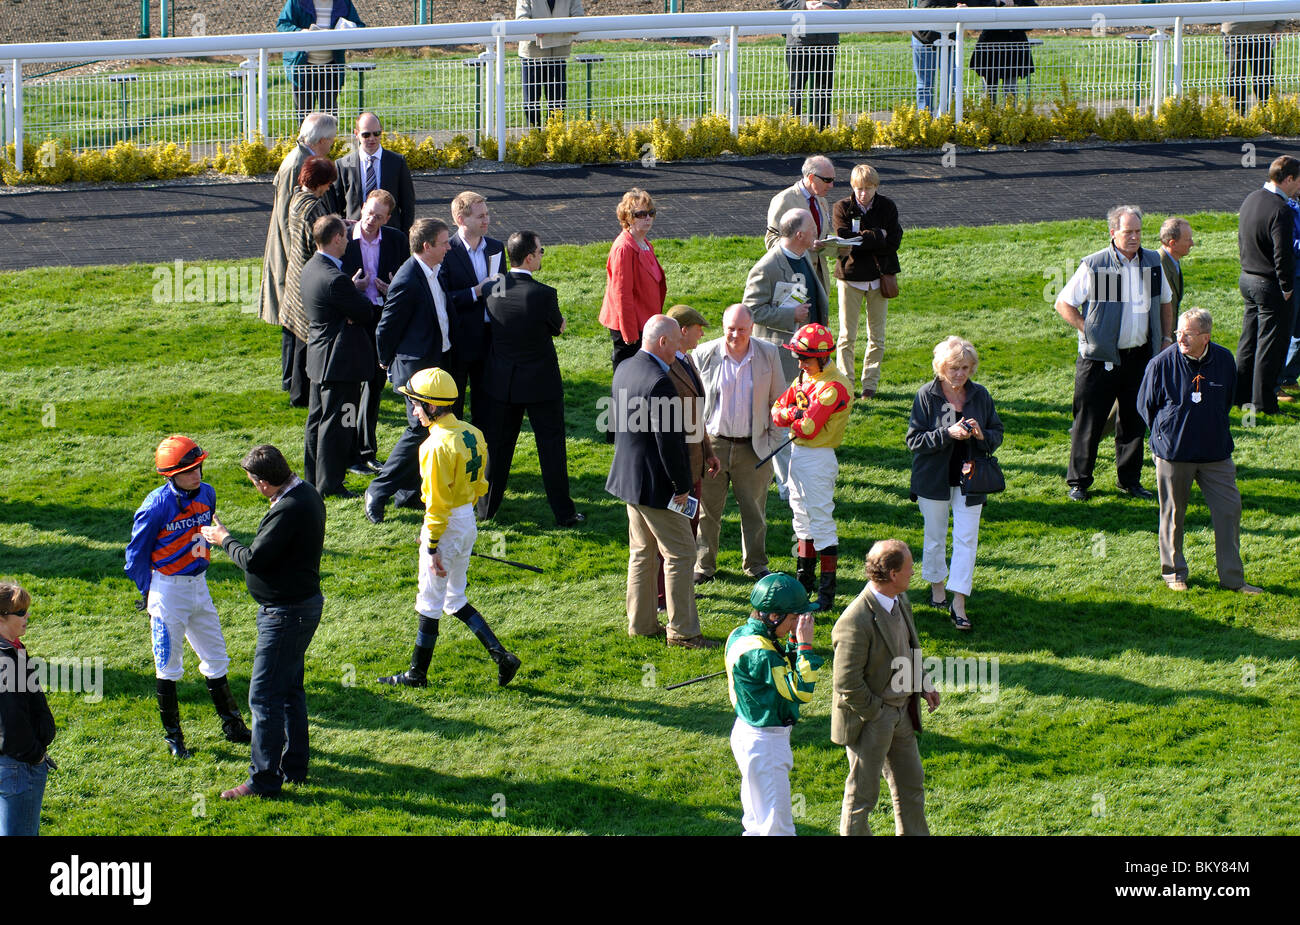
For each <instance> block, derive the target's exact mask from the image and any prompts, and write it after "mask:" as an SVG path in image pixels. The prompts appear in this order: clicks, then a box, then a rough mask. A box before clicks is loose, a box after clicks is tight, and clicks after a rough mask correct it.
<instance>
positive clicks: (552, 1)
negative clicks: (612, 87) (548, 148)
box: [515, 0, 583, 126]
mask: <svg viewBox="0 0 1300 925" xmlns="http://www.w3.org/2000/svg"><path fill="white" fill-rule="evenodd" d="M582 15H583V12H582V0H515V19H564V18H566V17H569V16H582ZM572 39H573V35H572V33H567V32H552V33H551V34H550V35H539V36H537V37H536V38H535V39H534V40H532V41H529V42H520V43H519V57H520V58H521V59H522V61H521V64H522V65H523V75H522V80H523V91H524V112H525V114H527V116H528V124H529V125H532V126H543V125H545V124H546V117H547V116H548V115H549V114H550V113H551V112H552V111H553V110H556V109H558V110H559V111H560V112H564V107H565V104H566V103H567V102H568V97H569V92H568V91H569V62H568V60H567V58H568V57H569V52H570V51H571V50H572V49H573V46H572V45H571V44H570V42H571V41H572ZM543 94H544V95H545V96H546V108H545V109H543V108H542V96H543Z"/></svg>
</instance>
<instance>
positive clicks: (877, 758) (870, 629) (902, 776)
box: [831, 540, 939, 835]
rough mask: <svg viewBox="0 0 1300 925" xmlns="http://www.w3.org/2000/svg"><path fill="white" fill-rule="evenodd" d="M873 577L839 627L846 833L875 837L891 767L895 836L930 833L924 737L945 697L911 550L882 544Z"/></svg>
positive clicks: (837, 687)
mask: <svg viewBox="0 0 1300 925" xmlns="http://www.w3.org/2000/svg"><path fill="white" fill-rule="evenodd" d="M867 578H868V579H869V581H868V583H867V586H866V587H865V588H863V589H862V593H861V594H859V595H858V597H857V599H856V600H855V601H854V602H853V603H852V604H850V605H849V607H848V609H847V610H845V611H844V613H843V614H842V615H841V616H840V618H839V619H838V620H836V621H835V629H834V631H833V633H832V634H831V641H832V644H833V645H834V652H835V681H834V694H833V696H832V698H831V741H832V742H834V743H835V744H836V745H843V746H844V747H845V749H846V750H847V751H848V756H849V776H848V780H846V781H845V783H844V805H843V807H842V809H841V811H840V834H841V835H870V834H871V826H870V824H869V823H868V817H869V816H870V815H871V811H872V810H873V809H875V806H876V800H877V798H878V797H879V796H880V773H881V770H882V769H883V770H884V773H885V780H886V781H887V782H888V784H889V792H890V794H892V796H893V798H894V830H895V832H896V833H897V834H899V835H929V834H930V829H929V827H928V826H927V825H926V823H925V786H924V785H925V773H924V771H922V769H921V752H920V749H919V748H918V747H917V744H916V733H917V732H919V731H920V729H921V708H920V704H919V701H920V699H921V698H924V699H925V702H926V704H927V705H928V706H929V708H930V712H931V713H933V712H934V711H935V709H936V708H937V707H938V706H939V694H938V692H937V691H935V690H933V689H932V688H931V685H930V683H929V681H928V679H925V678H924V677H923V676H922V674H921V645H920V643H919V642H918V641H917V636H916V626H915V625H914V624H913V623H912V605H911V603H910V602H909V601H908V599H907V586H908V584H909V583H910V582H911V580H912V553H911V551H910V550H909V549H908V548H907V545H906V544H905V543H903V542H902V541H900V540H881V541H880V542H878V543H876V544H875V545H874V546H872V547H871V551H870V552H868V553H867ZM918 681H919V682H920V683H919V684H918V683H917V682H918Z"/></svg>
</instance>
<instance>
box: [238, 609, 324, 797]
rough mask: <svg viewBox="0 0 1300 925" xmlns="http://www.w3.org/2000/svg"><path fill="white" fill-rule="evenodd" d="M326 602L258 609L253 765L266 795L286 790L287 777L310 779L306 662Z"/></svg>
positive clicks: (254, 783)
mask: <svg viewBox="0 0 1300 925" xmlns="http://www.w3.org/2000/svg"><path fill="white" fill-rule="evenodd" d="M324 605H325V599H324V598H323V597H321V596H320V595H319V594H317V595H316V596H315V597H311V598H308V599H307V600H305V601H301V602H300V603H297V604H289V605H263V606H261V607H259V608H258V609H257V650H256V651H255V652H254V653H253V676H252V679H251V680H250V681H249V685H248V709H249V712H251V713H252V715H253V748H252V751H253V762H252V765H251V766H250V767H249V776H248V786H249V787H251V788H252V789H253V790H254V791H255V792H256V793H258V794H261V795H263V796H273V795H274V794H277V793H279V792H280V787H281V785H282V784H283V783H284V780H285V778H289V779H290V780H303V779H305V778H306V777H307V755H308V742H307V695H306V693H304V692H303V689H302V677H303V659H304V657H305V656H306V654H307V646H309V645H311V639H312V636H314V635H315V634H316V627H317V626H319V625H320V615H321V608H322V607H324Z"/></svg>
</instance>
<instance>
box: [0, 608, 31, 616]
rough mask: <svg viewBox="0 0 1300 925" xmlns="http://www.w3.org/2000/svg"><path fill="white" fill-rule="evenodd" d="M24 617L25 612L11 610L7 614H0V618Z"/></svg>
mask: <svg viewBox="0 0 1300 925" xmlns="http://www.w3.org/2000/svg"><path fill="white" fill-rule="evenodd" d="M25 616H27V611H25V610H11V611H9V613H0V617H25Z"/></svg>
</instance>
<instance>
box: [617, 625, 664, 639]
mask: <svg viewBox="0 0 1300 925" xmlns="http://www.w3.org/2000/svg"><path fill="white" fill-rule="evenodd" d="M627 634H628V635H629V636H631V637H632V638H633V639H655V638H662V637H664V636H667V635H668V627H666V626H664V625H663V624H662V623H660V624H659V629H657V630H655V631H654V632H653V633H634V632H632V631H631V630H628V631H627Z"/></svg>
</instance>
